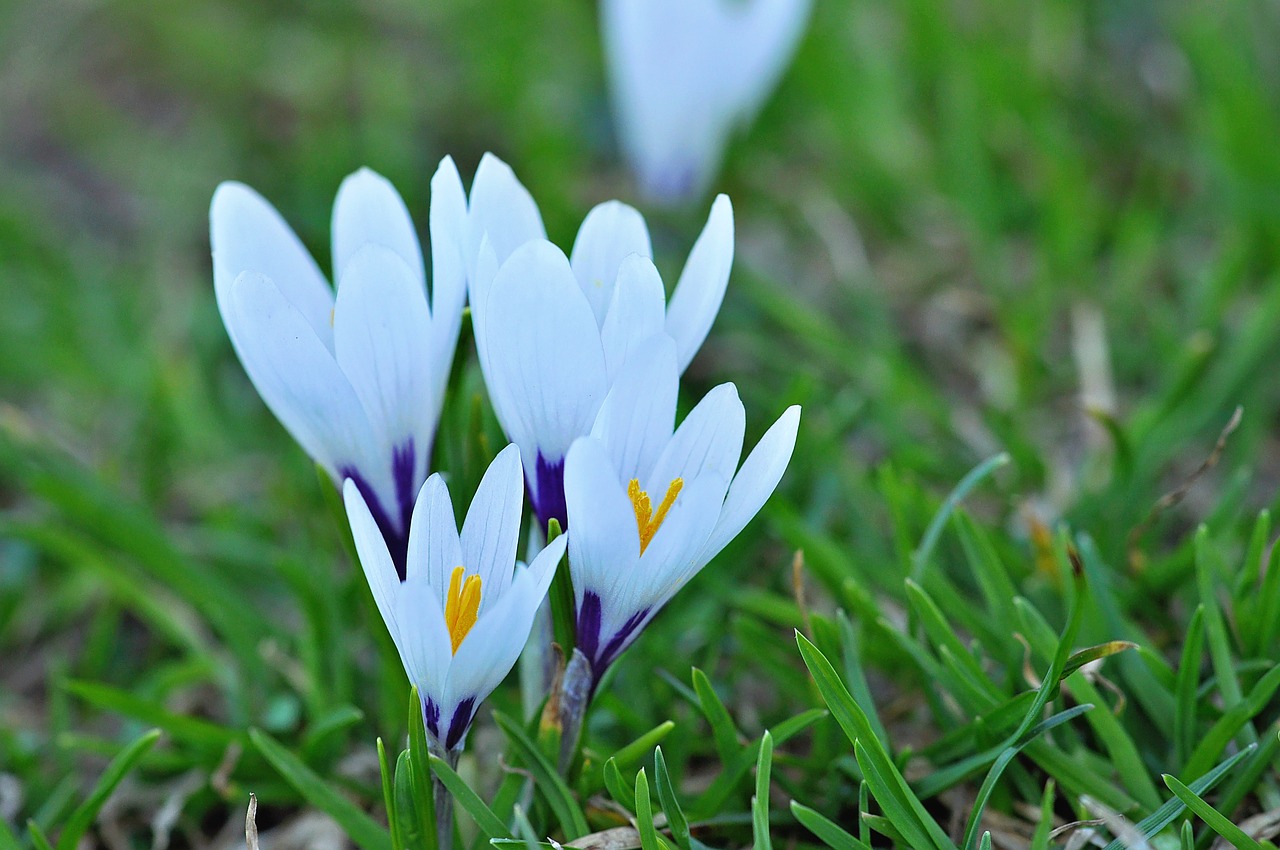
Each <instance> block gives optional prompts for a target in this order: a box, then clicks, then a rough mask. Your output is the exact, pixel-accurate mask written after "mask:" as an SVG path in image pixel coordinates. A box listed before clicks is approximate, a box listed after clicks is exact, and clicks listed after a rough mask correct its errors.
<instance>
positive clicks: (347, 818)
mask: <svg viewBox="0 0 1280 850" xmlns="http://www.w3.org/2000/svg"><path fill="white" fill-rule="evenodd" d="M249 740H250V741H252V742H253V745H254V746H255V747H256V748H257V749H258V752H260V753H262V755H263V757H264V758H265V759H266V760H267V761H269V762H270V763H271V766H272V767H274V768H275V769H276V770H277V771H278V772H279V773H280V775H281V776H283V777H284V778H285V781H287V782H288V783H289V784H290V785H292V786H293V788H294V790H296V791H297V792H298V793H299V794H301V795H302V797H303V799H305V800H306V801H307V802H308V803H310V804H311V805H313V806H315V807H316V808H317V809H320V810H321V811H322V812H324V813H325V814H327V815H329V817H331V818H333V819H334V820H335V821H337V822H338V825H339V826H341V827H342V828H343V830H345V831H346V833H347V836H348V837H349V838H350V839H351V840H352V841H354V842H355V843H356V844H358V845H360V846H361V847H363V848H364V850H390V848H391V836H390V834H389V833H388V832H387V831H386V830H385V829H383V828H382V827H380V826H378V824H377V823H375V822H374V820H373V819H372V818H370V817H369V816H368V815H367V814H365V813H364V812H363V811H361V810H360V808H359V807H358V806H356V805H355V804H354V803H352V802H351V801H350V800H348V799H347V798H346V797H343V796H342V795H341V794H339V793H338V792H337V791H335V790H333V788H332V787H330V785H329V784H328V783H327V782H325V781H324V780H323V779H321V778H320V777H319V776H317V775H316V774H315V772H314V771H312V770H311V768H309V767H307V765H306V764H305V763H303V761H302V760H301V759H299V758H298V757H297V756H295V755H294V754H293V753H291V752H289V751H288V750H287V749H285V748H284V747H283V746H281V745H280V743H279V742H278V741H276V740H275V739H274V738H272V737H271V736H270V735H268V734H266V733H265V732H263V731H261V730H260V729H250V730H249Z"/></svg>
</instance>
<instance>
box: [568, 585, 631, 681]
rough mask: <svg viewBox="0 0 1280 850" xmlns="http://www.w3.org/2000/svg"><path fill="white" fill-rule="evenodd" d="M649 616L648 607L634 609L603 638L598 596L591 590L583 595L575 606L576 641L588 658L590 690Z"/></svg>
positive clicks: (628, 644) (629, 643)
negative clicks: (615, 628) (618, 626)
mask: <svg viewBox="0 0 1280 850" xmlns="http://www.w3.org/2000/svg"><path fill="white" fill-rule="evenodd" d="M648 616H649V609H648V608H644V609H642V610H640V611H637V612H636V613H634V614H632V615H631V616H630V617H628V618H627V621H626V622H625V623H623V624H622V628H620V629H618V630H617V631H616V632H614V633H613V634H612V635H610V636H609V637H608V640H604V636H603V635H602V634H601V633H600V623H601V611H600V597H599V596H598V595H596V593H595V592H594V591H590V590H588V591H587V592H586V593H584V594H583V595H582V606H581V607H580V608H579V609H578V617H577V620H578V622H577V632H578V634H577V641H578V649H580V650H582V654H583V655H585V656H586V657H587V660H588V661H590V662H591V674H592V680H593V681H592V685H591V687H592V689H593V690H594V689H595V685H596V683H597V682H599V681H600V677H601V676H603V675H604V671H605V670H607V669H609V665H610V664H612V663H613V662H614V661H615V660H616V659H617V657H618V656H619V655H621V654H622V651H623V650H624V649H626V648H627V647H628V646H630V645H631V641H632V640H634V639H635V638H636V635H637V634H638V633H639V629H640V625H641V624H642V623H644V621H645V618H646V617H648Z"/></svg>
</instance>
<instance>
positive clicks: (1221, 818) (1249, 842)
mask: <svg viewBox="0 0 1280 850" xmlns="http://www.w3.org/2000/svg"><path fill="white" fill-rule="evenodd" d="M1162 778H1163V779H1164V784H1165V785H1167V786H1169V790H1170V791H1172V792H1173V793H1174V794H1175V795H1176V796H1177V798H1178V799H1179V800H1181V801H1182V802H1183V803H1184V804H1185V805H1186V807H1187V808H1188V809H1190V810H1191V811H1192V812H1193V813H1195V815H1196V817H1198V818H1200V820H1202V821H1204V822H1205V823H1206V824H1208V825H1209V828H1210V829H1212V830H1213V831H1214V832H1216V833H1218V834H1219V835H1221V836H1222V837H1223V838H1225V839H1227V840H1228V841H1230V842H1231V843H1232V844H1234V845H1235V846H1236V847H1237V848H1239V850H1262V845H1261V844H1259V843H1258V842H1257V841H1255V840H1254V839H1253V838H1250V837H1249V835H1248V834H1247V833H1246V832H1245V831H1244V830H1243V829H1241V828H1240V827H1238V826H1236V825H1235V824H1234V823H1232V822H1231V820H1230V818H1228V817H1227V816H1226V815H1224V814H1222V813H1221V812H1219V811H1218V810H1217V809H1215V808H1214V807H1213V806H1211V805H1209V804H1208V803H1206V802H1205V800H1204V798H1203V797H1201V796H1199V795H1198V794H1196V792H1194V791H1192V790H1191V789H1190V788H1188V787H1187V786H1185V785H1183V784H1182V783H1181V782H1179V781H1178V780H1177V778H1176V777H1173V776H1170V775H1169V774H1167V773H1166V774H1164V776H1163V777H1162Z"/></svg>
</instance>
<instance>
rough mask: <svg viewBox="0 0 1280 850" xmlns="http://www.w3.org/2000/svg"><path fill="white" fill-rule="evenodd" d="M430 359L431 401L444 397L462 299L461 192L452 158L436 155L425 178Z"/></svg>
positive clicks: (463, 207) (439, 403)
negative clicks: (427, 192)
mask: <svg viewBox="0 0 1280 850" xmlns="http://www.w3.org/2000/svg"><path fill="white" fill-rule="evenodd" d="M430 227H431V343H430V345H431V361H432V363H434V364H436V366H437V368H436V372H435V389H434V397H435V402H434V404H435V407H436V409H439V408H440V407H441V406H442V405H443V403H444V393H445V388H446V387H447V386H448V383H449V370H450V367H451V366H452V365H453V354H454V350H455V349H456V348H457V347H458V333H459V331H460V330H461V328H462V308H463V305H464V304H465V303H466V300H467V265H466V261H465V258H464V253H465V252H466V250H467V232H466V231H467V196H466V193H465V192H464V191H463V188H462V178H461V177H459V176H458V168H457V166H455V165H454V164H453V160H452V159H451V158H449V157H447V156H446V157H445V158H444V159H443V160H441V161H440V167H439V168H437V169H436V173H435V175H434V176H433V177H432V178H431V213H430Z"/></svg>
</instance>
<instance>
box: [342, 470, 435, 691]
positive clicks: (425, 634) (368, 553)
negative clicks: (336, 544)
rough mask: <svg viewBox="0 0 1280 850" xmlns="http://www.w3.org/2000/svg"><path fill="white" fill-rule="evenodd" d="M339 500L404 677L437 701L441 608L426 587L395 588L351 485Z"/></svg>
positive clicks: (377, 536) (383, 548)
mask: <svg viewBox="0 0 1280 850" xmlns="http://www.w3.org/2000/svg"><path fill="white" fill-rule="evenodd" d="M342 494H343V499H344V501H345V502H346V506H347V516H348V518H349V519H350V521H351V534H352V537H353V538H354V539H355V544H356V554H357V555H358V556H359V560H360V565H361V567H362V568H363V569H364V575H365V579H366V580H367V581H368V582H369V589H370V590H371V591H372V592H373V598H374V601H375V602H377V604H378V612H379V613H380V614H382V619H383V621H384V622H385V623H386V624H387V631H389V632H390V633H391V639H392V641H393V642H394V643H395V645H396V650H397V651H398V652H399V653H400V660H401V663H403V664H404V668H405V672H406V673H407V674H408V675H409V679H410V680H411V681H413V682H414V683H416V684H417V685H418V686H419V688H420V689H421V690H422V691H423V692H424V693H426V694H428V695H430V696H434V697H435V698H436V699H439V698H440V696H441V689H440V687H439V686H440V684H441V683H443V681H444V676H445V673H446V671H447V670H448V666H449V650H450V643H449V632H448V630H447V629H446V628H445V625H444V617H443V615H442V613H441V611H440V604H439V602H438V601H437V600H436V599H435V597H434V596H433V595H432V594H431V592H430V588H429V587H427V585H426V584H425V582H421V581H416V582H415V583H413V584H408V583H406V584H403V585H402V584H401V583H400V578H399V576H398V575H396V568H395V566H394V565H393V564H392V562H391V554H390V553H389V552H388V551H387V544H386V542H385V541H384V540H383V538H382V532H381V531H380V530H379V529H378V524H377V523H376V522H375V521H374V519H373V515H372V514H371V513H369V508H368V506H367V505H366V504H365V501H364V498H363V497H362V496H361V495H360V491H359V489H358V488H357V487H356V485H355V482H354V481H352V480H351V479H347V482H346V484H345V485H344V486H343V488H342Z"/></svg>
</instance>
